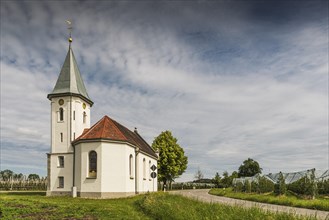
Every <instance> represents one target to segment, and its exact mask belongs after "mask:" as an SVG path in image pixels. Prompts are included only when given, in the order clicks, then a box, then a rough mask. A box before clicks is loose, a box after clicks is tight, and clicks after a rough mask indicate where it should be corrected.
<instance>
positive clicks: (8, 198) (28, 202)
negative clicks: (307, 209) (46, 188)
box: [0, 192, 315, 220]
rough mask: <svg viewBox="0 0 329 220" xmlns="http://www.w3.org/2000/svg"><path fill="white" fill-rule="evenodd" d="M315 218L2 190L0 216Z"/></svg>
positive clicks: (156, 196) (165, 199) (167, 199)
mask: <svg viewBox="0 0 329 220" xmlns="http://www.w3.org/2000/svg"><path fill="white" fill-rule="evenodd" d="M242 218H243V219H287V220H288V219H289V220H290V219H315V218H302V217H297V216H295V215H293V214H285V213H271V212H266V211H263V210H261V209H258V208H252V209H247V208H242V207H232V206H227V205H221V204H208V203H203V202H200V201H196V200H191V199H188V198H185V197H182V196H179V195H170V194H167V193H162V192H159V193H151V194H145V195H139V196H136V197H131V198H124V199H81V198H71V197H46V196H45V193H44V192H41V193H40V192H39V193H38V192H20V193H0V219H188V220H190V219H225V220H226V219H242Z"/></svg>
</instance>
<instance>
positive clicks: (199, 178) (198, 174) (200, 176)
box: [194, 167, 203, 181]
mask: <svg viewBox="0 0 329 220" xmlns="http://www.w3.org/2000/svg"><path fill="white" fill-rule="evenodd" d="M194 178H195V179H196V180H198V181H200V180H201V179H203V173H202V171H201V170H200V167H198V170H197V171H196V173H195V175H194Z"/></svg>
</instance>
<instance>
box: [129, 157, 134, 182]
mask: <svg viewBox="0 0 329 220" xmlns="http://www.w3.org/2000/svg"><path fill="white" fill-rule="evenodd" d="M129 176H130V178H134V176H133V155H131V154H130V156H129Z"/></svg>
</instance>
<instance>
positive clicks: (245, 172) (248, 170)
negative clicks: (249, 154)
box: [238, 158, 262, 177]
mask: <svg viewBox="0 0 329 220" xmlns="http://www.w3.org/2000/svg"><path fill="white" fill-rule="evenodd" d="M257 173H262V168H260V166H259V164H258V162H257V161H255V160H253V159H251V158H248V159H247V160H245V161H243V164H241V166H240V167H239V172H238V174H239V177H250V176H255V175H256V174H257Z"/></svg>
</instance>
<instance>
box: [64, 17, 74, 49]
mask: <svg viewBox="0 0 329 220" xmlns="http://www.w3.org/2000/svg"><path fill="white" fill-rule="evenodd" d="M65 22H66V24H67V25H68V28H67V29H69V31H70V37H69V43H70V46H71V43H72V41H73V39H72V36H71V34H72V29H73V27H72V21H70V20H66V21H65Z"/></svg>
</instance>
